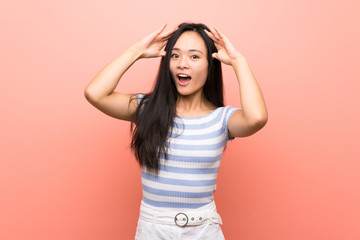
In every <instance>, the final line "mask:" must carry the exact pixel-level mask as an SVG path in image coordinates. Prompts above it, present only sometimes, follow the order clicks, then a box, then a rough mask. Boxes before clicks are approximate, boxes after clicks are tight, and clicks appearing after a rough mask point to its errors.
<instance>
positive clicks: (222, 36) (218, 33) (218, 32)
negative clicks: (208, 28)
mask: <svg viewBox="0 0 360 240" xmlns="http://www.w3.org/2000/svg"><path fill="white" fill-rule="evenodd" d="M214 29H215V31H216V33H217V35H218V36H219V38H220V39H223V38H224V35H223V34H222V32H220V31H219V29H217V28H216V27H214Z"/></svg>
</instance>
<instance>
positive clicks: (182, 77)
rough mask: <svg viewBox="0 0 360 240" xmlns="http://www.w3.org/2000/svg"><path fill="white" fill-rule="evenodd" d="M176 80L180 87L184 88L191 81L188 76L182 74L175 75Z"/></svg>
mask: <svg viewBox="0 0 360 240" xmlns="http://www.w3.org/2000/svg"><path fill="white" fill-rule="evenodd" d="M177 79H178V82H179V85H180V86H186V85H188V84H189V82H190V81H191V77H190V76H189V75H186V74H182V73H181V74H178V75H177Z"/></svg>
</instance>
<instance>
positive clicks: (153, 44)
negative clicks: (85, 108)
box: [84, 25, 174, 121]
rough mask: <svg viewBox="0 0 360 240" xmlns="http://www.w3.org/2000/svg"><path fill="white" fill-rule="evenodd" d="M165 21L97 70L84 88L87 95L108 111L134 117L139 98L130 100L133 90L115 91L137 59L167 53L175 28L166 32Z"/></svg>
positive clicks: (119, 116)
mask: <svg viewBox="0 0 360 240" xmlns="http://www.w3.org/2000/svg"><path fill="white" fill-rule="evenodd" d="M165 27H166V25H163V26H162V27H161V28H160V29H159V30H157V31H155V32H153V33H151V34H150V35H148V36H147V37H145V38H144V39H142V40H141V41H139V42H138V43H136V44H134V45H133V46H131V47H129V48H128V49H127V50H126V51H125V52H124V53H122V54H121V55H120V56H119V57H117V58H115V59H114V60H113V61H111V62H110V63H109V64H107V65H106V66H105V67H104V68H103V69H102V70H101V71H100V72H98V73H97V74H96V75H95V77H94V78H93V79H92V80H91V82H90V83H89V84H88V85H87V87H86V88H85V91H84V94H85V97H86V99H87V100H88V101H89V102H90V103H91V104H92V105H93V106H94V107H96V108H97V109H99V110H100V111H102V112H104V113H105V114H107V115H109V116H111V117H114V118H118V119H122V120H127V121H131V119H132V116H133V114H134V113H135V111H136V108H137V106H138V103H137V101H136V100H135V101H131V102H130V99H131V97H132V95H131V94H124V93H120V92H115V91H114V90H115V88H116V86H117V85H118V83H119V81H120V79H121V77H122V76H123V74H124V73H125V72H126V71H127V70H128V69H129V68H130V67H131V65H132V64H134V62H136V61H137V60H138V59H141V58H154V57H160V56H165V54H166V53H165V51H164V50H162V49H163V47H164V46H165V45H166V43H167V40H168V39H169V37H170V36H171V34H172V33H173V31H174V30H173V31H168V32H164V29H165Z"/></svg>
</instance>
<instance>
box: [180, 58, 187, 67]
mask: <svg viewBox="0 0 360 240" xmlns="http://www.w3.org/2000/svg"><path fill="white" fill-rule="evenodd" d="M178 67H179V68H189V64H188V61H187V59H186V57H180V59H179V65H178Z"/></svg>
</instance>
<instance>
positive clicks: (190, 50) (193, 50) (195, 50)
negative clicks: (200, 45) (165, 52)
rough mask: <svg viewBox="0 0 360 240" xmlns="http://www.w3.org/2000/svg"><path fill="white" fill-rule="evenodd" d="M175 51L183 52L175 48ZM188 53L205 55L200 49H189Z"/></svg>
mask: <svg viewBox="0 0 360 240" xmlns="http://www.w3.org/2000/svg"><path fill="white" fill-rule="evenodd" d="M173 50H176V51H180V52H181V49H180V48H173ZM188 52H200V53H202V54H204V53H203V52H202V51H200V50H198V49H189V50H188Z"/></svg>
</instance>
